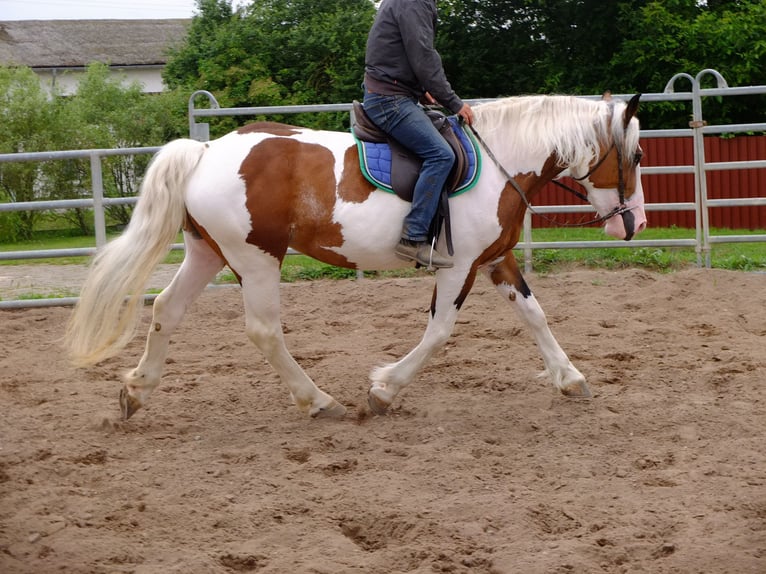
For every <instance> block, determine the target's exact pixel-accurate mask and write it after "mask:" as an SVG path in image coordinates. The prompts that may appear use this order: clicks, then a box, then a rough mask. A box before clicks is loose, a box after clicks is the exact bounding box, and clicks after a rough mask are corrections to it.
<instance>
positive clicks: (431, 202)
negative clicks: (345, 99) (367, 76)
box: [364, 90, 455, 243]
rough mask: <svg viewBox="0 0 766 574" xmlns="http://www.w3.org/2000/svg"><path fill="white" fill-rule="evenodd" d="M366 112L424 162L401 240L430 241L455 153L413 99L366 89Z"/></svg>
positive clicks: (380, 126)
mask: <svg viewBox="0 0 766 574" xmlns="http://www.w3.org/2000/svg"><path fill="white" fill-rule="evenodd" d="M364 111H365V112H367V115H368V116H369V117H370V119H371V120H372V121H373V122H375V124H376V125H377V126H378V127H379V128H380V129H382V130H383V131H385V132H386V133H387V134H388V135H390V136H391V137H392V138H394V139H395V140H396V141H398V142H399V143H400V144H402V145H403V146H404V147H406V148H407V149H409V150H411V151H412V152H413V153H415V154H417V156H418V157H420V158H421V159H422V160H423V165H422V167H421V168H420V175H419V176H418V180H417V182H416V183H415V190H414V192H413V197H412V208H411V209H410V213H409V214H408V215H407V217H405V219H404V225H403V226H402V237H403V238H404V239H409V240H410V241H415V242H418V243H420V242H423V241H427V240H428V229H429V227H430V225H431V221H432V220H433V218H434V215H436V210H437V209H438V207H439V196H440V195H441V192H442V189H443V188H444V184H445V183H446V181H447V178H448V177H449V173H450V171H451V170H452V166H453V164H454V163H455V153H454V152H453V151H452V148H451V147H450V146H449V144H448V143H447V141H446V140H445V139H444V137H443V136H442V135H441V134H440V133H439V130H437V129H436V128H435V127H434V125H433V123H431V120H430V118H429V117H428V116H427V115H426V114H425V112H424V110H423V108H422V107H421V106H419V105H418V103H417V100H415V99H414V98H411V97H408V96H381V95H379V94H370V93H368V92H367V90H365V94H364Z"/></svg>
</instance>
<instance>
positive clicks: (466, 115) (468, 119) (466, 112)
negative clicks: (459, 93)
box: [457, 103, 473, 126]
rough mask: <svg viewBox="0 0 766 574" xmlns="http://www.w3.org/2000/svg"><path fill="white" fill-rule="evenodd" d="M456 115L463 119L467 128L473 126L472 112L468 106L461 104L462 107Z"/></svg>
mask: <svg viewBox="0 0 766 574" xmlns="http://www.w3.org/2000/svg"><path fill="white" fill-rule="evenodd" d="M457 115H459V116H460V117H461V118H463V120H465V123H467V124H468V125H469V126H470V125H473V110H472V109H471V106H469V105H468V104H466V103H463V107H462V108H460V111H459V112H458V113H457Z"/></svg>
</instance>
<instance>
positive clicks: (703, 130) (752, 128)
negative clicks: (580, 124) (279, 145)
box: [0, 69, 766, 309]
mask: <svg viewBox="0 0 766 574" xmlns="http://www.w3.org/2000/svg"><path fill="white" fill-rule="evenodd" d="M705 76H713V77H714V78H715V80H716V82H717V87H716V88H702V87H701V84H700V82H701V80H702V79H703V78H704V77H705ZM680 81H687V82H688V83H690V84H691V91H686V92H677V91H676V84H677V83H679V82H680ZM753 94H766V86H749V87H740V88H730V87H728V85H727V84H726V81H725V80H724V78H723V77H722V76H721V74H719V73H718V72H716V71H715V70H709V69H706V70H702V71H701V72H699V73H698V74H697V76H696V77H693V76H691V75H689V74H685V73H681V74H676V75H675V76H673V78H671V79H670V81H669V82H668V84H667V85H666V87H665V90H664V91H663V92H662V93H654V94H644V95H642V100H643V101H647V102H661V101H691V102H692V110H693V113H692V121H691V122H690V123H689V127H688V128H684V129H667V130H642V131H641V138H642V139H649V138H676V137H682V138H691V139H692V141H693V150H694V157H693V163H692V164H687V165H671V166H661V167H659V166H658V167H645V168H642V175H645V176H649V177H650V176H653V175H658V174H691V175H693V177H694V200H693V201H682V202H654V203H647V204H646V210H647V211H649V212H651V211H689V212H692V213H693V214H694V220H695V230H696V232H695V238H694V239H653V240H650V239H646V240H642V239H634V240H633V241H631V242H630V243H626V242H624V241H616V240H603V241H555V242H540V241H533V239H532V216H531V214H530V213H529V212H527V214H526V217H525V221H524V230H523V234H522V237H521V240H520V241H519V243H518V244H517V246H516V248H517V249H519V250H521V251H522V253H523V257H524V266H525V269H526V271H527V272H529V271H531V270H532V253H533V251H534V250H535V249H580V248H594V247H595V248H612V247H622V248H625V247H631V248H642V247H691V248H694V250H695V252H696V254H697V264H698V265H699V266H702V265H703V264H704V265H705V266H707V267H710V251H711V249H712V246H713V245H715V244H721V243H734V242H766V235H739V236H737V235H719V236H716V235H713V233H712V232H711V227H710V210H711V209H716V208H720V207H727V206H759V207H762V206H766V197H763V196H759V197H748V198H739V199H710V198H709V196H708V178H707V176H708V173H712V172H716V171H723V170H759V169H766V159H763V160H751V161H720V162H709V161H707V160H706V157H705V145H704V136H705V135H712V134H724V133H732V134H737V133H752V132H766V122H761V123H750V124H729V125H712V126H711V125H707V124H706V122H705V120H704V118H703V113H702V101H703V98H705V97H729V96H741V95H753ZM631 96H632V94H623V95H615V97H618V98H625V99H628V98H630V97H631ZM583 97H585V98H587V99H599V98H600V97H601V96H600V95H598V96H583ZM200 98H204V99H205V100H206V103H207V107H205V108H198V107H197V106H196V102H197V101H198V100H199V99H200ZM468 101H469V102H471V103H480V102H483V101H490V100H468ZM350 110H351V104H350V103H348V104H324V105H306V106H261V107H249V108H221V107H220V106H219V105H218V102H217V101H216V99H215V97H214V96H213V95H212V94H211V93H210V92H206V91H197V92H194V93H193V94H192V95H191V96H190V98H189V104H188V112H189V134H190V137H192V138H194V139H197V140H200V141H207V140H208V139H209V134H210V130H209V124H207V123H205V122H198V121H197V120H198V119H199V118H209V117H219V116H238V115H239V116H256V115H273V114H296V113H320V112H346V111H350ZM158 149H159V148H158V147H146V148H125V149H93V150H78V151H60V152H36V153H19V154H0V163H2V162H14V161H51V160H63V159H72V158H90V169H91V181H92V189H91V191H92V198H91V199H77V200H60V201H33V202H25V203H0V212H8V211H21V210H49V209H73V208H83V207H85V208H92V209H93V210H94V218H95V239H96V247H94V248H82V249H54V250H26V251H8V252H0V260H24V259H41V258H54V257H71V256H80V255H91V254H92V253H94V252H95V251H96V249H97V248H98V247H100V246H102V245H104V244H105V243H106V224H105V216H104V206H106V205H110V204H118V203H129V204H130V203H135V201H136V198H135V197H132V198H106V197H104V189H103V182H102V171H101V159H102V158H103V157H107V156H113V155H135V154H142V153H155V152H156V151H157V150H158ZM645 187H647V186H645ZM760 191H761V193H763V190H760ZM535 211H536V212H538V213H541V214H552V213H588V212H591V211H592V208H591V207H590V206H589V205H538V206H536V207H535ZM764 226H766V222H765V223H764ZM173 249H183V244H175V245H174V246H173ZM75 301H76V298H65V299H39V300H34V301H26V300H24V301H0V309H3V308H20V307H31V306H36V307H40V306H52V305H69V304H73V303H74V302H75Z"/></svg>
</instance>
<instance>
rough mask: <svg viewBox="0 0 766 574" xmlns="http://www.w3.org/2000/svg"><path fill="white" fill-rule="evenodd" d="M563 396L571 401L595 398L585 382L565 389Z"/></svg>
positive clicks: (563, 389)
mask: <svg viewBox="0 0 766 574" xmlns="http://www.w3.org/2000/svg"><path fill="white" fill-rule="evenodd" d="M561 394H562V395H564V396H566V397H569V398H570V399H590V398H592V397H593V395H592V394H591V393H590V389H589V388H588V385H587V383H586V382H585V381H578V382H576V383H573V384H571V385H569V386H568V387H563V388H562V389H561Z"/></svg>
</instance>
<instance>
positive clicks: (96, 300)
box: [64, 139, 205, 366]
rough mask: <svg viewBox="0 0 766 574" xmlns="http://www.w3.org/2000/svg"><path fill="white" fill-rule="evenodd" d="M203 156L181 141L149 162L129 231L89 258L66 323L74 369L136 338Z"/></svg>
mask: <svg viewBox="0 0 766 574" xmlns="http://www.w3.org/2000/svg"><path fill="white" fill-rule="evenodd" d="M204 152H205V144H204V143H200V142H197V141H194V140H189V139H179V140H175V141H173V142H170V143H169V144H167V145H165V146H164V147H163V148H162V149H161V150H160V151H159V152H158V153H157V155H156V156H155V157H154V159H153V160H152V162H151V164H150V165H149V168H148V170H147V171H146V175H145V176H144V181H143V184H142V185H141V192H140V195H139V199H138V203H137V204H136V207H135V209H134V211H133V216H132V218H131V220H130V223H129V224H128V227H127V228H126V229H125V232H124V233H123V234H122V235H121V236H120V237H118V238H117V239H115V240H113V241H111V242H110V243H109V244H107V245H106V246H105V247H104V248H103V249H101V250H100V251H99V252H98V253H97V254H96V256H95V257H94V258H93V261H92V263H91V266H90V270H89V272H88V276H87V278H86V280H85V283H84V285H83V287H82V290H81V292H80V300H79V302H78V303H77V305H76V306H75V308H74V311H73V314H72V317H71V318H70V320H69V324H68V326H67V330H66V334H65V337H64V342H65V345H66V347H67V348H68V350H69V353H70V355H71V359H72V362H73V363H74V364H76V365H80V366H84V365H92V364H94V363H98V362H99V361H102V360H103V359H106V358H108V357H111V356H113V355H115V354H116V353H117V352H119V351H120V350H121V349H122V348H124V347H125V345H127V344H128V342H130V340H131V339H132V338H133V336H134V335H135V331H136V327H137V325H138V319H139V311H140V309H141V304H142V303H143V294H144V290H145V288H146V284H147V283H148V281H149V278H150V277H151V274H152V271H153V270H154V268H155V267H156V266H157V265H158V264H159V263H160V262H161V261H162V259H163V258H164V257H165V256H166V255H167V254H168V252H169V251H170V246H171V244H172V242H173V240H174V239H175V237H176V235H177V234H178V230H179V228H180V226H181V224H182V223H183V218H184V213H185V206H184V190H185V188H186V183H187V181H188V179H189V176H190V175H191V174H192V172H193V171H194V169H195V167H196V166H197V164H198V163H199V160H200V158H201V157H202V155H203V153H204Z"/></svg>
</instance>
